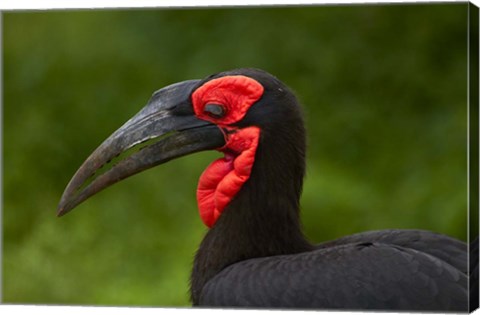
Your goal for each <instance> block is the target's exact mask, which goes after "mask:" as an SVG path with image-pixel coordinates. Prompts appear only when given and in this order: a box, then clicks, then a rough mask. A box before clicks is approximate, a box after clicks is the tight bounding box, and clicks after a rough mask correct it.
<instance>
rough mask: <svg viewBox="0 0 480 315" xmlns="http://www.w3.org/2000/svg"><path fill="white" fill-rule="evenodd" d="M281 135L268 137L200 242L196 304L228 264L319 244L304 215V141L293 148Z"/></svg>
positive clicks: (193, 287) (194, 275)
mask: <svg viewBox="0 0 480 315" xmlns="http://www.w3.org/2000/svg"><path fill="white" fill-rule="evenodd" d="M264 138H266V137H264ZM297 139H298V138H297ZM300 139H302V138H301V137H300ZM264 140H265V139H264ZM281 140H282V139H280V140H279V142H280V143H278V142H277V143H272V142H271V141H262V144H261V145H260V146H259V148H258V150H257V153H256V157H255V164H254V166H253V169H252V173H251V176H250V179H249V180H248V181H247V182H246V183H245V184H244V185H243V187H242V189H241V190H240V191H239V192H238V194H237V195H236V196H235V198H234V199H233V200H232V201H231V203H230V204H229V205H228V206H227V207H226V208H225V210H224V212H223V213H222V215H221V216H220V217H219V218H218V220H217V221H216V223H215V225H214V226H213V227H212V228H211V229H210V230H209V231H208V232H207V234H206V235H205V237H204V239H203V241H202V243H201V244H200V247H199V249H198V251H197V254H196V256H195V261H194V266H193V272H192V277H191V298H192V302H193V304H194V305H196V304H198V302H199V299H200V295H201V290H202V288H203V286H204V285H205V284H206V283H207V282H208V281H209V280H210V279H211V278H213V277H214V276H215V275H216V274H218V273H219V272H220V271H221V270H222V269H223V268H225V267H226V266H228V265H231V264H233V263H236V262H239V261H242V260H246V259H250V258H256V257H266V256H274V255H284V254H294V253H299V252H304V251H308V250H311V249H313V247H312V245H311V244H310V243H309V242H308V241H307V240H306V238H305V237H304V235H303V233H302V229H301V223H300V218H299V200H300V194H301V189H302V183H303V176H304V171H305V157H304V147H301V148H302V149H303V150H296V147H298V146H299V144H298V143H296V144H295V147H292V148H290V149H291V150H288V141H281ZM283 140H287V139H283ZM281 142H284V143H281ZM302 145H304V144H303V143H301V144H300V146H302ZM285 146H287V147H285ZM285 149H287V150H285Z"/></svg>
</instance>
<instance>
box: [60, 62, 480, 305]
mask: <svg viewBox="0 0 480 315" xmlns="http://www.w3.org/2000/svg"><path fill="white" fill-rule="evenodd" d="M137 145H138V146H139V147H141V149H139V150H131V148H132V147H134V146H137ZM212 149H216V150H218V151H220V152H222V153H223V154H224V157H223V158H220V159H217V160H216V161H214V162H213V163H211V164H210V165H209V166H208V167H207V169H206V170H205V171H204V172H203V174H202V175H201V177H200V180H199V183H198V189H197V201H198V206H199V211H200V216H201V219H202V220H203V222H204V223H205V224H206V225H207V226H208V227H209V228H210V229H209V230H208V232H207V234H206V235H205V238H204V239H203V241H202V243H201V245H200V248H199V249H198V251H197V254H196V256H195V261H194V266H193V272H192V276H191V299H192V302H193V304H194V305H203V306H226V307H240V306H241V307H253V308H260V307H268V308H275V307H280V308H298V309H303V308H317V309H338V308H343V309H383V310H453V311H466V310H468V302H469V300H468V296H469V295H468V284H467V283H468V279H469V278H468V271H467V270H468V267H467V245H466V244H465V243H463V242H460V241H458V240H455V239H452V238H450V237H447V236H444V235H440V234H436V233H432V232H428V231H420V230H384V231H373V232H366V233H360V234H355V235H351V236H347V237H343V238H340V239H337V240H334V241H330V242H325V243H322V244H319V245H312V244H311V243H309V242H308V241H307V240H306V239H305V237H304V235H303V233H302V229H301V224H300V219H299V208H300V207H299V200H300V194H301V190H302V184H303V177H304V173H305V129H304V125H303V119H302V113H301V109H300V107H299V104H298V102H297V100H296V98H295V96H294V94H293V93H292V92H291V91H290V90H289V88H288V87H286V86H285V85H284V84H283V83H282V82H280V81H279V80H278V79H277V78H275V77H274V76H272V75H270V74H268V73H266V72H264V71H261V70H256V69H237V70H233V71H227V72H223V73H220V74H216V75H212V76H209V77H207V78H206V79H203V80H190V81H184V82H181V83H177V84H173V85H170V86H168V87H165V88H163V89H161V90H159V91H157V92H155V93H154V94H153V96H152V98H151V99H150V101H149V102H148V104H147V105H146V106H145V107H144V108H143V109H142V110H141V111H140V112H139V113H138V114H137V115H136V116H134V117H133V118H132V119H130V120H129V121H127V122H126V123H125V124H124V125H123V126H122V127H121V128H119V129H118V130H117V131H116V132H114V133H113V134H112V135H111V136H110V137H109V138H108V139H106V140H105V141H104V142H103V143H102V144H101V145H100V146H99V147H98V148H97V149H96V150H95V151H94V152H93V153H92V154H91V155H90V157H88V158H87V160H86V161H85V162H84V163H83V165H82V166H81V167H80V168H79V170H78V171H77V172H76V174H75V175H74V177H73V178H72V179H71V181H70V183H69V184H68V186H67V188H66V189H65V192H64V194H63V196H62V199H61V201H60V204H59V208H58V215H63V214H65V213H67V212H68V211H70V210H72V209H73V208H74V207H76V206H77V205H78V204H79V203H81V202H82V201H84V200H85V199H87V198H89V197H90V196H92V195H94V194H95V193H97V192H99V191H100V190H102V189H104V188H106V187H107V186H110V185H112V184H114V183H116V182H118V181H120V180H122V179H124V178H126V177H128V176H131V175H133V174H136V173H138V172H141V171H143V170H146V169H148V168H150V167H153V166H155V165H158V164H162V163H164V162H167V161H169V160H171V159H174V158H177V157H180V156H183V155H186V154H189V153H193V152H198V151H202V150H212ZM119 155H120V156H119ZM112 159H114V160H117V161H118V162H116V163H111V162H110V161H111V160H112ZM107 164H108V167H104V166H106V165H107ZM110 164H113V165H110ZM474 264H476V265H477V266H478V263H477V262H474ZM477 268H478V267H477ZM477 290H478V289H477ZM474 296H477V297H478V293H476V295H474ZM475 303H478V301H477V302H473V304H475Z"/></svg>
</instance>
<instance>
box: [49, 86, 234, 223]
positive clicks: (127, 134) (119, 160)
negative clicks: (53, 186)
mask: <svg viewBox="0 0 480 315" xmlns="http://www.w3.org/2000/svg"><path fill="white" fill-rule="evenodd" d="M198 82H199V80H190V81H184V82H180V83H176V84H173V85H170V86H167V87H165V88H163V89H161V90H159V91H157V92H155V93H154V94H153V96H152V98H151V99H150V101H149V102H148V104H147V105H146V106H145V107H144V108H143V109H142V110H141V111H140V112H139V113H138V114H136V115H135V116H134V117H132V118H131V119H130V120H128V121H127V122H126V123H125V124H124V125H123V126H122V127H120V128H119V129H118V130H117V131H115V132H114V133H113V134H112V135H111V136H110V137H108V138H107V139H106V140H105V141H104V142H103V143H102V144H101V145H100V146H99V147H98V148H97V149H96V150H95V151H94V152H93V153H92V154H91V155H90V156H89V157H88V158H87V159H86V160H85V162H83V164H82V165H81V166H80V168H79V169H78V170H77V172H76V173H75V175H74V176H73V177H72V179H71V180H70V182H69V183H68V185H67V187H66V188H65V191H64V193H63V196H62V198H61V200H60V203H59V205H58V212H57V215H58V216H62V215H64V214H66V213H67V212H69V211H70V210H72V209H73V208H75V207H76V206H77V205H78V204H80V203H81V202H83V201H85V200H86V199H88V198H89V197H91V196H93V195H94V194H96V193H98V192H99V191H101V190H103V189H105V188H106V187H108V186H111V185H113V184H114V183H116V182H118V181H121V180H122V179H125V178H127V177H129V176H132V175H134V174H136V173H139V172H142V171H144V170H146V169H149V168H151V167H154V166H156V165H159V164H162V163H165V162H167V161H169V160H171V159H174V158H177V157H180V156H184V155H187V154H189V153H194V152H199V151H204V150H212V149H217V148H220V147H222V146H223V145H224V144H225V139H224V135H223V132H222V131H221V130H220V128H219V127H217V126H216V125H213V124H211V123H209V122H207V121H204V120H200V119H198V118H196V117H195V115H194V112H193V109H192V106H191V103H190V94H191V93H192V90H193V89H194V88H195V87H196V86H197V85H198ZM139 146H142V147H141V148H140V149H138V147H139Z"/></svg>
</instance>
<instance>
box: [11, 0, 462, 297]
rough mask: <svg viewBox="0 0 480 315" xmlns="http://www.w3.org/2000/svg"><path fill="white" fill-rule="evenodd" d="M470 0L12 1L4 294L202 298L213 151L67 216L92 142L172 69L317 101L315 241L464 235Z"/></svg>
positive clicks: (313, 120)
mask: <svg viewBox="0 0 480 315" xmlns="http://www.w3.org/2000/svg"><path fill="white" fill-rule="evenodd" d="M466 21H467V4H465V3H462V4H447V5H392V6H338V7H330V6H324V7H314V6H311V7H289V8H274V7H270V8H236V9H188V10H187V9H183V10H108V11H105V10H104V11H100V10H96V11H93V10H92V11H91V10H85V11H50V12H9V13H5V14H4V16H3V27H4V34H3V47H4V59H3V64H4V82H5V83H4V90H3V92H4V108H3V117H4V121H3V124H4V125H3V131H4V139H3V140H4V148H3V152H4V165H3V171H4V172H3V173H4V178H3V181H4V182H3V183H4V195H3V197H4V198H3V199H4V203H3V222H4V226H3V228H4V229H3V241H4V244H3V250H4V256H3V277H4V281H3V298H4V302H7V303H48V304H96V305H113V304H115V305H162V306H173V305H176V306H182V305H188V279H189V272H190V266H191V261H192V258H193V255H194V252H195V249H196V247H197V246H198V244H199V242H200V240H201V238H202V235H203V234H204V232H205V229H206V228H205V227H204V226H203V225H202V224H201V221H200V219H199V217H198V215H197V213H196V211H197V210H196V203H195V189H196V183H197V179H198V177H199V175H200V174H201V172H202V170H203V169H204V168H205V167H206V165H208V163H209V162H210V161H211V160H212V159H214V158H215V157H217V156H218V153H216V152H207V153H200V154H196V155H192V156H188V157H184V158H182V159H179V160H176V161H172V162H170V163H168V164H166V165H163V166H160V167H157V168H155V169H153V170H150V171H148V172H145V173H142V174H139V175H137V176H135V177H133V178H131V179H128V180H126V181H124V182H121V183H119V184H117V185H115V186H113V187H111V188H109V189H107V190H106V191H104V192H102V193H100V194H99V195H97V196H95V197H94V198H92V199H90V200H88V201H87V202H85V203H84V204H82V205H81V206H79V207H78V209H76V210H75V211H74V212H73V213H71V214H69V215H67V216H66V217H63V218H61V219H58V218H56V217H55V210H56V205H57V202H58V201H59V198H60V196H61V194H62V191H63V189H64V187H65V185H66V184H67V183H68V181H69V179H70V177H71V176H72V175H73V173H74V172H75V170H76V169H77V167H78V166H79V165H80V164H81V162H82V161H83V160H84V159H85V158H86V157H87V156H88V155H89V154H90V152H91V151H92V150H93V149H94V148H95V147H96V146H97V145H98V144H100V142H101V141H102V140H103V139H105V138H106V137H107V136H108V135H109V134H110V133H111V132H113V131H114V130H115V129H116V128H118V127H119V126H120V125H121V124H122V123H123V122H125V121H126V120H127V119H128V118H130V117H131V116H132V115H133V114H135V113H136V112H137V111H138V110H140V108H141V107H142V106H143V105H144V104H145V103H146V101H147V100H148V98H149V96H150V95H151V93H152V92H153V91H154V90H156V89H158V88H161V87H163V86H165V85H168V84H170V83H173V82H177V81H182V80H186V79H193V78H202V77H205V76H207V75H209V74H211V73H215V72H219V71H223V70H227V69H232V68H238V67H257V68H262V69H265V70H267V71H269V72H271V73H273V74H275V75H276V76H277V77H279V78H280V79H281V80H283V81H284V82H285V83H286V84H288V85H289V86H290V87H292V89H293V90H294V91H296V93H297V94H298V96H299V98H300V99H301V101H302V103H303V104H304V107H305V116H306V123H307V128H308V133H309V151H308V170H307V172H308V173H307V178H306V182H305V187H304V194H303V198H302V211H303V222H304V226H305V229H306V234H307V235H308V237H309V238H310V239H311V240H312V241H314V242H320V241H322V240H327V239H332V238H335V237H339V236H341V235H345V234H350V233H354V232H359V231H363V230H371V229H383V228H422V229H429V230H434V231H437V232H441V233H445V234H448V235H451V236H454V237H458V238H460V239H465V238H466V226H467V218H466V208H467V203H466V198H467V175H466V171H467V164H466V163H467V159H466V150H467V148H466V141H467V90H466V87H467V76H466V74H467V72H466V71H467V46H466V38H467V37H466V32H467V29H466V26H467V24H466V23H467V22H466Z"/></svg>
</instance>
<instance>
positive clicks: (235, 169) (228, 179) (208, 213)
mask: <svg viewBox="0 0 480 315" xmlns="http://www.w3.org/2000/svg"><path fill="white" fill-rule="evenodd" d="M259 138H260V128H258V127H247V128H244V129H240V130H238V131H236V132H235V133H233V134H230V135H229V136H228V140H227V144H226V145H225V146H224V147H223V148H221V149H220V151H222V152H224V153H225V156H224V157H223V158H220V159H217V160H215V161H213V162H212V163H211V164H210V165H209V166H208V167H207V169H206V170H205V171H204V172H203V173H202V175H201V176H200V180H199V182H198V188H197V202H198V207H199V211H200V217H201V219H202V221H203V222H204V223H205V225H207V226H208V227H212V226H213V225H214V224H215V222H216V221H217V219H218V218H219V217H220V215H221V214H222V212H223V210H224V209H225V207H226V206H227V205H228V204H229V203H230V202H231V201H232V199H233V198H234V197H235V195H236V194H237V193H238V192H239V191H240V189H241V188H242V186H243V184H244V183H245V182H246V181H247V180H248V179H249V178H250V173H251V171H252V167H253V163H254V161H255V152H256V150H257V146H258V141H259ZM232 152H233V154H232Z"/></svg>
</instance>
